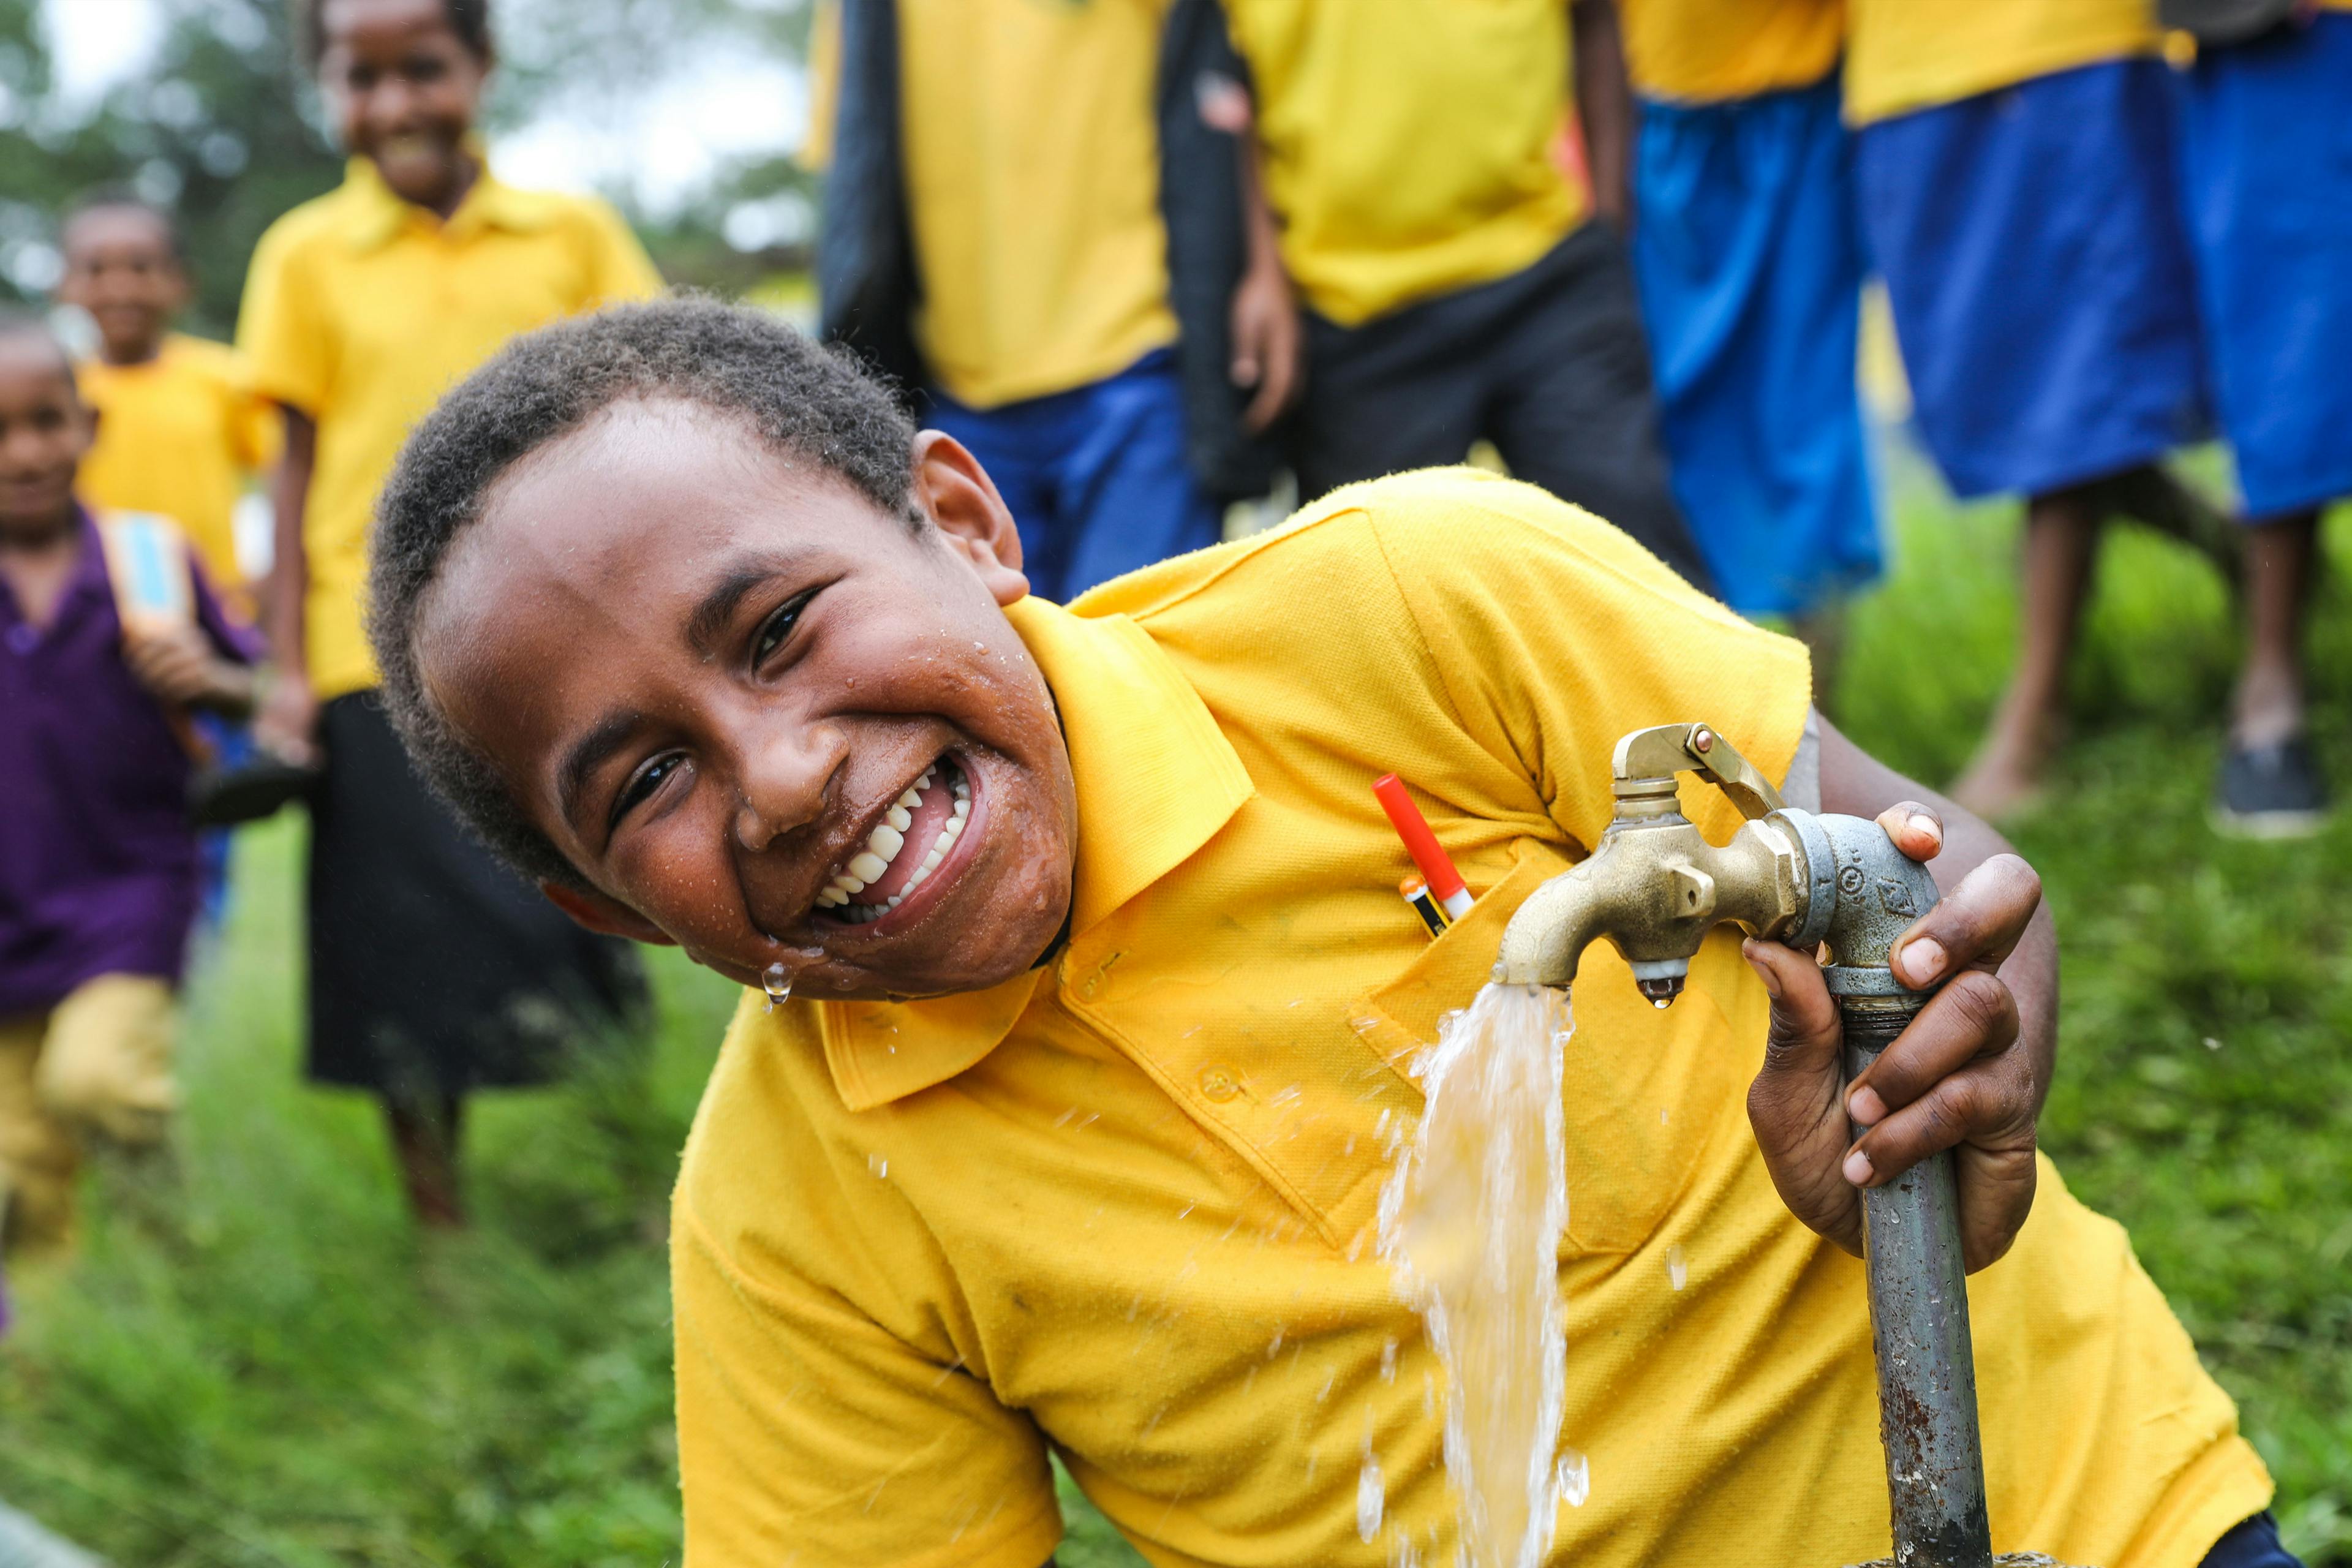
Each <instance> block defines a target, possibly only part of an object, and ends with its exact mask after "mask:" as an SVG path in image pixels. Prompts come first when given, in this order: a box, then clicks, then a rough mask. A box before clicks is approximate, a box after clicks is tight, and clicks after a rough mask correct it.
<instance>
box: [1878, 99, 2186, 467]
mask: <svg viewBox="0 0 2352 1568" xmlns="http://www.w3.org/2000/svg"><path fill="white" fill-rule="evenodd" d="M2167 76H2168V72H2167V69H2166V68H2165V67H2164V66H2163V65H2162V64H2160V63H2159V62H2158V61H2155V60H2148V59H2131V60H2117V61H2114V62H2110V63H2108V64H2105V65H2095V66H2085V67H2084V68H2081V69H2078V70H2069V71H2060V72H2057V73H2055V74H2053V75H2051V76H2045V77H2037V78H2035V79H2032V80H2031V81H2026V82H2021V83H2020V84H2018V85H2017V86H2015V87H2010V88H2003V89H2000V90H1999V91H1996V92H1988V93H1981V94H1979V95H1978V96H1977V97H1974V98H1968V99H1963V100H1960V101H1959V102H1958V103H1950V104H1946V105H1943V106H1942V107H1940V108H1936V109H1927V110H1920V111H1918V112H1917V113H1915V114H1906V115H1901V116H1898V117H1897V118H1895V119H1893V120H1887V121H1880V122H1878V123H1877V124H1874V125H1867V126H1864V127H1863V129H1862V130H1861V131H1860V132H1857V133H1856V136H1855V143H1854V168H1855V174H1856V178H1857V182H1858V184H1859V187H1860V190H1861V193H1862V226H1863V233H1864V237H1865V238H1866V239H1867V240H1868V242H1869V246H1870V249H1871V252H1872V258H1873V259H1874V261H1875V262H1876V263H1877V266H1878V270H1879V273H1880V274H1881V276H1883V277H1884V278H1885V279H1886V293H1887V300H1888V302H1889V303H1890V304H1891V305H1893V307H1894V310H1895V337H1896V339H1897V340H1898V341H1899V342H1900V343H1901V345H1902V351H1903V365H1904V369H1905V371H1906V373H1907V374H1908V375H1909V377H1910V381H1911V396H1912V402H1913V405H1914V407H1915V409H1916V414H1917V418H1918V425H1919V431H1920V434H1921V436H1922V437H1924V438H1925V440H1926V442H1927V450H1928V452H1929V454H1930V455H1932V456H1933V457H1934V458H1935V459H1936V462H1937V466H1938V467H1939V468H1942V469H1943V472H1944V479H1945V481H1946V482H1947V483H1948V484H1949V485H1950V486H1951V489H1952V492H1953V493H1954V494H1955V495H1958V496H1961V497H1969V496H1979V495H1991V494H1995V493H1999V492H2001V491H2021V492H2023V493H2025V494H2027V495H2038V494H2042V493H2044V492H2047V491H2050V490H2054V489H2063V487H2065V486H2068V485H2072V484H2077V483H2080V482H2082V481H2084V480H2086V479H2098V478H2100V477H2102V476H2104V475H2107V474H2113V473H2117V472H2120V471H2122V470H2124V469H2126V468H2135V467H2137V466H2138V465H2139V464H2142V463H2146V462H2149V461H2152V460H2153V459H2155V458H2159V457H2161V456H2163V455H2164V454H2165V453H2166V452H2168V451H2169V450H2170V449H2172V448H2173V447H2177V446H2179V445H2182V444H2183V443H2185V442H2189V441H2193V440H2196V439H2199V438H2200V437H2202V436H2203V435H2204V434H2205V431H2206V428H2207V426H2208V419H2207V416H2206V411H2205V410H2206V400H2205V396H2204V390H2203V386H2204V383H2203V366H2202V358H2201V356H2202V350H2201V348H2200V344H2199V342H2198V331H2197V303H2196V293H2195V285H2194V283H2193V282H2192V280H2191V275H2190V267H2189V240H2188V236H2187V235H2186V233H2185V232H2184V231H2183V230H2184V226H2183V225H2182V223H2181V221H2180V213H2179V196H2178V182H2177V180H2176V178H2175V174H2174V142H2175V137H2174V125H2173V121H2174V103H2173V98H2174V89H2173V85H2172V83H2171V82H2170V81H2168V79H2167Z"/></svg>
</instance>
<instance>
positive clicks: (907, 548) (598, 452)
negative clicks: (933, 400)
mask: <svg viewBox="0 0 2352 1568" xmlns="http://www.w3.org/2000/svg"><path fill="white" fill-rule="evenodd" d="M913 493H914V502H915V505H916V506H917V508H918V509H919V510H920V511H921V512H922V514H923V517H924V520H925V526H924V527H923V528H922V529H921V530H920V531H916V530H914V529H913V528H910V526H909V525H908V523H907V522H905V521H902V520H900V519H898V518H895V517H892V516H889V515H887V514H886V513H884V512H883V511H881V510H879V509H877V507H876V506H875V505H874V503H873V502H872V501H870V500H866V498H865V497H864V496H862V495H861V494H859V493H858V492H857V491H856V490H855V489H852V488H851V487H850V486H849V485H848V483H847V482H846V481H845V480H842V479H838V478H837V477H835V476H834V475H832V474H830V473H828V472H826V471H825V470H824V469H822V468H817V467H816V466H814V465H813V464H808V463H803V462H797V461H794V460H792V459H789V458H785V457H783V456H782V455H780V454H779V453H777V452H776V451H775V450H774V449H772V447H768V446H766V445H764V444H763V443H761V441H760V440H759V439H758V438H757V437H755V436H753V435H752V434H751V432H749V431H748V430H747V429H745V428H743V427H742V426H739V425H738V424H736V423H735V422H733V421H731V420H730V419H728V418H725V417H724V416H718V415H714V414H712V413H710V412H709V411H708V410H705V409H702V408H700V407H698V406H693V405H685V404H681V403H675V402H664V403H654V404H647V403H628V404H623V405H616V406H614V407H613V408H611V409H608V410H606V411H604V413H603V414H601V415H599V416H597V417H596V418H595V419H594V420H593V421H592V422H591V423H590V424H589V425H587V426H584V427H583V428H582V429H581V430H579V431H577V432H574V433H572V435H570V436H567V437H563V438H562V440H559V441H557V442H555V443H553V444H551V445H550V446H548V447H543V448H541V450H540V451H538V452H537V453H534V454H533V455H532V456H531V457H530V458H528V459H526V460H525V461H524V462H522V463H520V464H519V465H517V467H516V468H515V469H514V470H513V471H511V472H510V473H509V474H508V475H506V476H505V477H504V478H502V479H500V480H499V484H498V485H497V486H496V487H495V488H494V489H492V491H491V492H490V495H489V497H488V501H487V504H486V507H485V509H484V511H483V515H482V517H481V518H480V520H479V521H477V522H476V523H475V525H474V526H473V527H472V528H471V529H470V530H468V531H467V533H466V535H465V536H464V537H463V538H461V539H460V540H459V542H457V545H456V546H455V547H454V548H453V550H452V551H451V552H450V554H449V556H448V558H447V559H446V561H445V562H444V563H443V565H442V568H441V571H440V574H439V577H438V579H437V581H436V584H435V586H434V588H433V589H432V591H431V593H430V595H428V597H427V600H426V602H425V605H423V606H422V613H421V614H420V616H419V618H418V622H417V629H416V634H415V635H416V639H417V640H416V646H417V648H418V651H419V656H420V665H421V667H422V671H423V675H424V679H425V686H426V689H427V690H428V692H429V694H430V695H431V697H432V699H433V700H435V701H436V703H438V704H439V705H440V707H441V708H442V710H443V711H444V712H446V714H447V715H448V716H449V718H450V720H451V721H452V722H453V723H455V724H456V725H457V728H458V729H459V730H460V731H462V732H463V733H464V734H465V735H466V736H467V737H468V738H469V739H470V740H472V741H473V742H475V743H476V744H477V745H478V746H479V747H481V748H482V750H483V751H484V752H487V753H488V755H489V757H490V758H491V760H492V761H493V762H494V763H496V764H497V765H498V767H499V770H500V772H501V773H503V774H504V776H505V778H506V779H507V781H508V783H509V787H510V788H511V789H512V790H513V792H514V794H515V796H516V798H517V800H518V801H519V802H520V804H521V805H522V806H523V808H524V810H525V811H526V812H527V813H528V814H529V816H530V819H531V821H532V822H533V823H534V825H536V826H538V827H539V828H540V829H541V831H542V832H544V833H545V834H546V835H547V836H548V837H549V838H550V839H551V840H552V841H553V842H554V844H555V845H556V846H557V847H558V848H560V849H561V850H562V852H563V854H564V855H565V856H566V857H567V858H569V859H570V860H571V862H572V865H573V866H575V867H576V868H578V869H579V870H580V871H581V872H582V874H583V876H584V877H585V878H586V879H587V880H588V881H589V883H591V884H592V886H593V891H592V892H584V893H583V892H580V891H577V890H574V889H565V888H559V887H550V888H549V889H548V892H549V896H550V897H551V898H553V899H554V900H556V902H557V903H559V904H561V905H562V906H563V907H564V908H565V909H566V910H568V911H570V912H571V913H572V915H573V916H574V917H575V918H576V919H579V920H580V921H582V922H583V924H587V925H590V926H592V927H593V928H595V929H599V930H605V931H616V932H619V933H621V934H624V935H628V936H634V937H637V938H640V939H642V940H649V941H662V942H677V943H678V944H680V945H682V946H684V947H685V948H686V949H687V950H688V952H690V953H691V954H692V955H693V956H694V957H695V958H696V959H698V961H700V962H701V963H706V964H708V965H709V966H710V967H711V968H713V969H716V970H718V971H719V972H720V973H724V974H726V975H728V976H730V978H732V979H734V980H736V981H738V982H740V983H741V984H747V985H756V984H761V982H762V979H763V976H764V974H765V973H766V971H767V970H768V969H769V966H771V965H772V964H776V963H782V964H783V965H784V966H785V969H786V971H787V972H788V973H791V974H793V989H794V992H795V994H800V995H811V994H815V995H826V996H844V997H861V998H868V999H878V998H882V997H886V996H923V995H939V994H947V993H950V992H957V991H969V990H977V989H981V988H982V987H985V986H989V985H992V984H996V983H997V982H999V981H1001V980H1004V979H1008V978H1010V977H1011V976H1012V975H1013V974H1015V973H1019V972H1020V971H1021V970H1023V969H1024V968H1026V967H1027V966H1029V965H1030V964H1032V963H1034V962H1035V961H1036V960H1037V958H1038V956H1039V955H1040V954H1041V953H1042V952H1044V951H1045V948H1046V947H1047V946H1048V945H1049V944H1050V943H1051V942H1052V941H1053V939H1054V936H1055V932H1056V931H1058V930H1059V929H1060V927H1061V924H1062V921H1063V918H1064V916H1065V914H1066V911H1067V910H1068V907H1069V898H1070V887H1071V868H1072V862H1073V858H1074V855H1075V848H1076V797H1075V794H1074V791H1073V788H1072V783H1071V774H1070V766H1069V757H1068V753H1067V752H1066V750H1065V749H1064V746H1063V742H1062V736H1061V731H1060V727H1059V725H1058V723H1057V722H1056V721H1055V715H1054V708H1053V702H1052V699H1051V697H1050V695H1049V693H1048V691H1047V689H1046V687H1045V679H1044V678H1043V677H1042V676H1041V675H1040V673H1039V672H1038V669H1037V667H1036V665H1035V664H1034V661H1032V659H1031V658H1030V657H1029V654H1028V650H1027V649H1026V648H1025V647H1024V646H1023V645H1022V643H1021V640H1020V638H1019V637H1017V636H1015V635H1014V633H1013V628H1012V626H1011V625H1010V623H1008V622H1007V621H1006V619H1005V617H1004V614H1003V608H1002V606H1003V605H1008V604H1010V603H1012V602H1013V600H1015V599H1017V598H1019V597H1021V596H1022V595H1024V593H1026V592H1027V587H1028V585H1027V583H1026V581H1025V580H1024V578H1023V577H1022V576H1021V574H1020V572H1019V563H1020V546H1019V542H1018V539H1017V536H1016V535H1015V534H1014V531H1013V521H1012V519H1011V518H1010V517H1009V516H1008V515H1007V514H1006V513H1005V510H1004V507H1003V502H1002V501H1001V500H998V498H997V495H996V491H995V489H994V487H993V486H992V485H991V484H990V483H989V480H988V478H987V476H986V475H985V474H984V473H983V472H982V470H981V468H980V466H979V464H978V463H977V462H976V461H975V460H974V459H973V458H971V455H970V454H969V453H967V452H965V451H964V450H963V448H962V447H959V446H957V445H956V444H955V443H954V442H952V441H950V440H949V439H948V438H946V437H941V436H938V435H934V434H926V435H925V436H924V437H921V438H920V441H919V446H918V447H917V453H916V463H915V484H914V492H913Z"/></svg>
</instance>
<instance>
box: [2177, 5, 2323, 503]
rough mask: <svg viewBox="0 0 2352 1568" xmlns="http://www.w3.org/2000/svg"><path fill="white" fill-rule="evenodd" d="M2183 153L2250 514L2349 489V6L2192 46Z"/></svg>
mask: <svg viewBox="0 0 2352 1568" xmlns="http://www.w3.org/2000/svg"><path fill="white" fill-rule="evenodd" d="M2183 98H2184V103H2183V108H2182V124H2181V131H2182V134H2181V169H2182V173H2183V183H2184V185H2185V187H2186V195H2185V205H2187V207H2188V209H2189V236H2190V243H2191V244H2192V246H2193V247H2194V249H2195V253H2196V258H2197V283H2198V295H2199V300H2200V304H2201V305H2202V307H2203V310H2204V321H2205V339H2206V353H2207V354H2208V356H2209V363H2210V364H2211V366H2212V379H2213V393H2214V399H2215V401H2216V402H2217V403H2218V404H2219V405H2220V408H2221V432H2222V434H2223V435H2224V436H2226V437H2228V438H2229V441H2230V445H2231V447H2232V448H2233V449H2234V450H2235V451H2236V454H2237V459H2238V484H2239V488H2240V489H2242V490H2243V491H2244V493H2245V503H2246V511H2247V514H2248V515H2249V516H2250V517H2252V518H2254V519H2257V520H2260V519H2263V518H2268V517H2274V516H2276V515H2278V514H2279V513H2282V512H2291V511H2299V510H2303V509H2305V508H2306V507H2313V506H2317V505H2319V504H2320V503H2321V502H2324V501H2328V500H2335V499H2336V498H2337V497H2339V496H2347V495H2352V15H2347V13H2345V12H2342V11H2322V12H2321V13H2319V15H2318V16H2317V17H2316V18H2315V20H2314V21H2313V22H2312V24H2311V26H2307V27H2287V28H2282V29H2280V30H2278V31H2276V32H2273V33H2270V34H2267V35H2265V36H2264V37H2260V38H2257V39H2255V40H2253V41H2252V42H2251V43H2244V44H2232V45H2230V46H2227V47H2220V48H2209V49H2204V50H2201V51H2200V52H2199V55H2198V58H2197V64H2196V66H2195V68H2193V69H2191V70H2190V71H2189V76H2188V82H2187V90H2186V92H2185V93H2184V94H2183Z"/></svg>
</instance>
